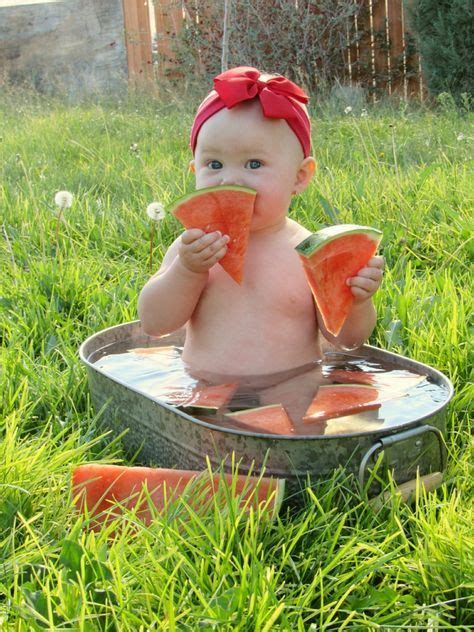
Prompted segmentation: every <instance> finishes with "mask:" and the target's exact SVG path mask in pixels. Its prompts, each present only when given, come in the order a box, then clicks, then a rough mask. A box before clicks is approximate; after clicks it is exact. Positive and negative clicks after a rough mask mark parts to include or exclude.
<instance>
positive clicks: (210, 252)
mask: <svg viewBox="0 0 474 632" xmlns="http://www.w3.org/2000/svg"><path fill="white" fill-rule="evenodd" d="M227 241H228V238H227V236H225V235H224V236H223V237H220V238H219V239H216V240H215V241H213V242H212V244H210V245H209V246H208V247H207V248H204V250H201V252H200V253H199V257H200V258H201V259H202V261H207V260H208V259H210V258H212V257H213V256H214V255H215V254H216V252H219V251H220V250H222V248H224V247H225V248H227Z"/></svg>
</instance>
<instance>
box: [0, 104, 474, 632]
mask: <svg viewBox="0 0 474 632" xmlns="http://www.w3.org/2000/svg"><path fill="white" fill-rule="evenodd" d="M317 114H318V116H317V118H316V119H315V125H314V147H315V155H316V158H317V161H318V171H317V175H316V178H315V181H314V183H313V185H312V186H311V187H310V188H309V190H308V191H307V192H305V194H304V196H303V197H302V198H301V199H297V200H296V201H295V203H294V206H293V208H292V210H291V214H292V217H294V218H295V219H297V220H299V221H301V222H302V223H304V224H305V225H306V226H308V227H309V228H312V227H315V226H316V225H317V224H318V223H321V222H327V221H329V218H330V217H336V218H337V219H338V220H339V221H344V222H345V221H347V222H357V223H363V224H369V225H374V226H378V227H380V228H381V229H382V230H383V232H384V241H383V253H384V255H385V258H386V261H387V273H386V276H385V281H384V284H383V287H382V288H381V291H380V292H379V294H378V295H377V308H378V313H379V319H378V325H377V329H376V331H375V332H374V335H373V338H372V342H373V343H374V344H377V345H379V346H382V347H385V348H390V349H391V350H394V351H396V352H400V353H403V354H406V355H408V356H410V357H413V358H415V359H417V360H420V361H422V362H426V363H428V364H431V365H433V366H435V367H437V368H438V369H440V370H442V371H444V372H445V373H446V374H447V375H448V376H449V377H450V378H451V379H452V380H453V382H454V383H455V387H456V395H455V397H454V399H453V402H452V404H451V406H450V410H449V416H448V435H447V447H448V452H449V458H448V464H447V471H446V479H445V480H446V482H445V484H444V485H443V486H442V487H441V488H440V489H439V490H437V491H436V492H434V493H431V494H429V495H425V494H423V493H422V494H421V495H420V496H419V497H418V498H417V501H416V503H415V504H414V505H413V506H411V507H409V506H406V505H403V504H401V503H400V502H398V501H397V499H396V498H394V499H392V500H390V501H389V502H388V503H387V504H386V507H384V508H383V509H382V510H381V511H379V512H376V511H375V510H374V509H373V508H371V507H370V506H368V505H367V504H365V503H364V501H363V499H362V498H361V497H360V495H359V494H358V493H357V492H356V491H355V489H354V485H353V483H352V482H351V481H350V480H349V479H347V478H346V476H345V475H344V473H342V472H336V473H335V474H334V477H333V479H332V480H330V481H325V482H321V483H319V484H318V485H317V486H316V487H315V488H314V490H313V491H312V492H311V494H309V495H308V497H307V501H306V505H305V506H304V507H302V508H300V509H299V510H298V511H297V510H296V509H292V508H291V507H289V508H284V509H283V511H282V513H281V515H280V517H279V518H278V519H277V520H276V521H274V522H273V523H271V524H270V523H269V522H268V520H267V519H266V517H265V516H264V515H263V514H262V513H261V512H260V513H259V512H258V511H254V512H251V513H250V514H248V513H247V514H245V515H244V514H243V513H242V512H239V511H238V510H237V509H236V511H235V512H234V513H233V514H231V515H230V514H227V515H224V516H223V515H222V514H220V513H219V512H218V511H210V512H209V514H208V515H205V516H198V515H195V514H193V513H192V512H190V513H189V515H188V516H187V518H186V520H184V521H183V520H181V521H180V519H179V515H180V514H179V512H177V513H172V512H171V513H168V514H165V515H163V516H160V517H159V518H158V519H157V521H156V522H155V523H153V524H152V525H151V526H150V527H147V528H145V527H142V528H139V529H138V530H137V529H136V527H135V530H134V531H133V532H132V529H131V528H130V530H128V531H127V529H125V530H122V531H121V534H120V535H119V536H118V537H117V538H115V540H110V539H108V538H107V532H106V531H102V532H100V533H90V532H88V531H87V529H85V524H84V522H83V520H82V519H80V518H78V516H77V515H76V514H75V513H74V512H73V510H72V497H71V490H70V484H69V481H70V473H71V469H72V467H73V465H75V464H78V463H82V462H86V461H93V460H104V461H106V462H112V461H117V460H120V459H121V458H123V455H122V453H121V448H120V445H119V444H118V443H111V442H110V441H109V440H108V438H107V437H104V436H101V434H100V433H101V431H100V423H99V421H98V420H97V416H96V414H97V412H98V411H93V410H92V407H91V403H90V400H89V395H88V390H87V383H86V378H85V373H84V370H83V367H81V366H80V363H79V359H78V355H77V349H78V346H79V344H80V343H81V342H82V341H83V340H84V339H85V337H87V336H88V335H90V334H91V333H92V332H95V331H98V330H100V329H102V328H104V327H106V326H109V325H114V324H117V323H120V322H124V321H129V320H133V319H135V318H136V301H137V296H138V292H139V290H140V288H141V286H142V285H143V283H144V281H145V279H146V278H147V275H148V273H149V271H148V263H149V245H150V239H149V238H150V228H151V226H150V220H149V218H148V217H147V215H146V212H145V210H146V207H147V205H148V204H149V203H150V202H152V201H160V202H163V203H165V204H166V203H167V202H169V201H170V200H171V199H173V198H174V197H176V196H179V195H181V194H183V193H184V192H185V191H189V190H191V189H192V187H193V182H192V177H191V174H190V173H189V172H188V169H187V163H188V161H189V158H190V156H189V152H188V148H187V142H188V136H187V130H188V129H189V124H190V121H191V116H192V114H191V111H190V109H189V108H188V107H180V106H179V105H177V104H173V107H169V106H165V105H162V104H159V103H155V102H152V101H150V100H143V101H142V102H138V101H137V102H135V101H124V102H122V103H119V102H117V103H110V104H101V105H100V104H90V105H84V104H82V105H77V106H69V107H66V106H64V105H63V104H61V103H57V102H56V103H55V102H53V103H49V104H48V103H47V102H46V101H45V100H44V99H39V98H38V99H36V98H35V99H33V98H31V97H30V98H29V99H23V100H19V98H18V95H17V96H16V97H15V99H13V97H10V96H8V95H7V96H6V97H5V101H4V103H0V137H1V141H0V165H1V167H0V168H1V175H0V209H1V227H0V228H1V233H0V244H1V246H0V249H1V250H0V260H1V265H2V280H1V292H0V318H1V323H0V324H1V331H0V335H1V340H2V346H1V348H0V354H1V355H0V359H1V378H0V379H1V382H0V383H1V389H0V398H1V399H0V401H1V407H2V421H1V422H0V629H3V627H4V628H5V629H18V630H30V629H54V630H59V629H66V628H67V627H69V628H73V629H81V630H148V629H157V630H160V629H161V630H190V631H194V630H196V629H204V630H213V629H215V630H219V631H220V630H229V631H231V630H232V631H234V630H241V631H244V630H258V631H259V632H261V631H264V630H266V631H267V632H270V631H273V630H291V631H293V630H297V631H298V632H300V631H301V632H303V631H306V630H314V631H316V630H344V629H350V630H372V629H373V630H377V629H384V630H385V629H387V630H388V629H405V628H406V629H422V630H425V629H426V630H429V629H437V628H438V629H458V630H464V629H467V628H468V626H469V625H472V624H473V622H474V613H473V611H472V605H470V602H469V597H470V595H472V584H470V582H471V581H472V577H473V576H474V567H473V551H472V548H473V547H472V528H471V525H472V520H473V514H472V482H471V481H472V466H471V463H472V454H471V452H472V444H471V443H470V427H469V424H470V414H471V412H472V403H471V402H472V399H473V387H472V374H471V370H472V369H471V368H470V367H471V366H472V352H471V347H472V342H471V340H472V339H471V338H470V331H472V330H470V329H469V327H472V322H470V319H471V318H472V316H471V315H472V313H473V312H474V309H473V298H472V297H473V293H472V255H473V252H474V246H473V242H472V228H473V222H472V159H471V156H472V144H473V143H472V140H473V139H472V137H473V134H472V125H471V124H472V121H470V120H469V119H468V118H467V117H465V116H464V117H463V116H460V115H458V114H457V113H455V112H447V113H446V112H445V113H443V114H435V113H433V112H429V111H423V110H421V109H419V108H418V109H415V108H412V109H410V108H408V109H406V108H400V109H396V108H387V107H383V108H382V107H380V108H379V109H375V110H370V108H369V116H368V117H367V118H361V117H360V116H358V115H357V113H354V115H352V114H351V115H350V116H348V115H344V113H343V112H341V113H338V112H334V111H331V110H329V109H325V108H324V107H321V108H319V109H317ZM460 135H462V136H461V140H458V138H459V137H460ZM59 190H68V191H70V192H71V193H73V195H74V202H73V205H72V207H71V208H69V209H65V210H64V213H63V217H62V220H61V221H60V224H59V231H58V234H57V238H56V229H57V226H58V219H57V208H56V207H55V205H54V194H55V193H56V192H57V191H59ZM159 230H160V236H161V240H158V239H157V238H156V235H155V240H154V244H155V251H154V253H153V254H154V261H155V263H157V262H158V261H159V260H160V259H161V257H162V256H163V254H164V252H165V250H166V248H167V246H168V245H169V244H170V243H171V241H172V240H173V239H174V237H175V236H176V235H177V234H178V232H179V230H180V228H179V226H178V223H177V222H176V221H175V220H173V219H172V218H170V217H167V218H166V219H165V220H164V221H163V222H162V223H161V224H160V228H159ZM182 511H186V508H185V507H184V508H183V507H181V512H182ZM131 527H133V524H131Z"/></svg>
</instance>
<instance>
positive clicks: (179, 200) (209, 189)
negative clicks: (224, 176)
mask: <svg viewBox="0 0 474 632" xmlns="http://www.w3.org/2000/svg"><path fill="white" fill-rule="evenodd" d="M216 191H237V192H240V193H249V194H251V195H254V196H256V195H257V191H255V189H250V188H249V187H242V186H240V185H237V184H235V185H230V186H217V187H205V188H204V189H197V190H196V191H192V192H191V193H187V194H186V195H183V196H181V197H179V198H177V199H176V200H174V201H173V202H172V203H171V204H170V205H169V206H168V208H167V210H168V212H169V213H174V211H175V210H176V209H177V208H178V207H179V206H181V205H182V204H184V203H185V202H188V201H189V200H192V199H193V198H199V197H200V196H202V195H205V194H206V193H215V192H216Z"/></svg>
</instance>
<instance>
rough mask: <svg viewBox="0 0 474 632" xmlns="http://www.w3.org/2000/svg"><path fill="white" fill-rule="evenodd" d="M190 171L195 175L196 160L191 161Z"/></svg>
mask: <svg viewBox="0 0 474 632" xmlns="http://www.w3.org/2000/svg"><path fill="white" fill-rule="evenodd" d="M189 171H192V172H193V173H196V164H195V162H194V160H190V161H189Z"/></svg>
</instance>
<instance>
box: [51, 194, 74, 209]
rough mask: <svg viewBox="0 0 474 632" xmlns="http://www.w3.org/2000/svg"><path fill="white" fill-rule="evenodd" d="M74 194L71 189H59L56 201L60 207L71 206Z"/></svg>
mask: <svg viewBox="0 0 474 632" xmlns="http://www.w3.org/2000/svg"><path fill="white" fill-rule="evenodd" d="M72 200H73V195H72V193H69V191H58V192H57V193H56V195H55V196H54V203H55V204H56V206H59V208H60V209H65V208H69V207H70V206H72Z"/></svg>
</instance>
